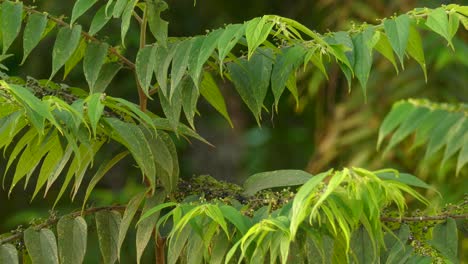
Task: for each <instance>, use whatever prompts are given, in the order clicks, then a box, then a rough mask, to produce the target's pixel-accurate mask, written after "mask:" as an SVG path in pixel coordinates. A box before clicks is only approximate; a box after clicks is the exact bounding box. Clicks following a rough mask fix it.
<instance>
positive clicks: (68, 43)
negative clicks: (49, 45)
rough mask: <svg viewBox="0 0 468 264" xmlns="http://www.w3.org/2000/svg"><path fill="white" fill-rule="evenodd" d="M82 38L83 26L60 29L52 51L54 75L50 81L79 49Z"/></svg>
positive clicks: (51, 75)
mask: <svg viewBox="0 0 468 264" xmlns="http://www.w3.org/2000/svg"><path fill="white" fill-rule="evenodd" d="M80 36H81V26H80V25H75V26H73V27H72V28H69V27H62V28H60V30H59V32H58V34H57V39H56V40H55V44H54V48H53V50H52V73H51V74H50V77H49V80H50V79H52V78H53V77H54V76H55V74H56V73H57V72H58V70H60V68H62V66H63V65H64V64H65V62H67V61H68V59H69V58H70V57H71V56H72V54H73V52H75V50H76V48H77V47H78V43H79V42H80Z"/></svg>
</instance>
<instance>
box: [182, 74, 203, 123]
mask: <svg viewBox="0 0 468 264" xmlns="http://www.w3.org/2000/svg"><path fill="white" fill-rule="evenodd" d="M180 85H181V87H182V88H181V92H182V109H183V110H184V114H185V118H187V121H188V122H189V124H190V126H191V127H192V129H195V124H194V121H193V119H194V117H195V112H196V111H197V102H198V97H199V96H200V92H199V91H198V89H197V87H195V84H194V83H193V81H192V79H191V78H188V77H185V78H183V79H182V82H181V84H180ZM202 89H203V85H202V88H201V90H202Z"/></svg>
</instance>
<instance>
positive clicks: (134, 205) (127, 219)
mask: <svg viewBox="0 0 468 264" xmlns="http://www.w3.org/2000/svg"><path fill="white" fill-rule="evenodd" d="M143 198H145V193H140V194H137V195H135V196H134V197H133V198H132V199H131V200H130V201H129V202H128V204H127V208H125V212H124V215H123V218H122V223H121V224H120V227H119V236H118V238H119V240H118V244H117V256H118V259H119V262H120V248H121V247H122V244H123V242H124V239H125V237H126V235H127V231H128V228H129V227H130V224H131V223H132V220H133V217H134V216H135V214H136V212H137V211H138V208H139V207H140V204H141V202H142V201H143Z"/></svg>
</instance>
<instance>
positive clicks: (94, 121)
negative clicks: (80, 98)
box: [86, 93, 104, 136]
mask: <svg viewBox="0 0 468 264" xmlns="http://www.w3.org/2000/svg"><path fill="white" fill-rule="evenodd" d="M103 96H104V94H101V93H94V94H91V95H90V96H89V97H88V98H87V99H86V105H87V107H88V108H87V116H88V118H89V123H90V124H91V129H92V130H93V134H94V136H96V131H97V126H98V123H99V119H101V117H102V113H103V112H104V104H103V103H102V101H101V100H102V98H103Z"/></svg>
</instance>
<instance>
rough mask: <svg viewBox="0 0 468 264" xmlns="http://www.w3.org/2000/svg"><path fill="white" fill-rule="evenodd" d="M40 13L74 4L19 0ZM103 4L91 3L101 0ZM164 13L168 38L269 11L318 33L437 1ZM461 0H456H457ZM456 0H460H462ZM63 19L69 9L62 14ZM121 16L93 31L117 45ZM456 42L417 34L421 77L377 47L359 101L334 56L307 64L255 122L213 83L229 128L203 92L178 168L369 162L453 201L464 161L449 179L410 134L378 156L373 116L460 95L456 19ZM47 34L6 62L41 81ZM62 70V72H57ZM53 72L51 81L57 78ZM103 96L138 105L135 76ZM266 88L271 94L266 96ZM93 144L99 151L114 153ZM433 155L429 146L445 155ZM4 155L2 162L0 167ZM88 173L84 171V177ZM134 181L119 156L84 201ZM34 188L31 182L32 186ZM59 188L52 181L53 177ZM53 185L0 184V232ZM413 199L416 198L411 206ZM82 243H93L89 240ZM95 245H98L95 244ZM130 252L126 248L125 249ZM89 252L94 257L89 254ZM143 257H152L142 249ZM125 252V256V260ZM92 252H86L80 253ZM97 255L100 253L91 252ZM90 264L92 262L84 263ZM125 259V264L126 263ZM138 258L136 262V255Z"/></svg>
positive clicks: (448, 171) (117, 197)
mask: <svg viewBox="0 0 468 264" xmlns="http://www.w3.org/2000/svg"><path fill="white" fill-rule="evenodd" d="M24 2H25V3H29V4H31V5H35V6H37V7H38V9H39V10H47V11H48V12H49V13H51V14H55V15H61V14H67V15H68V16H69V15H70V14H71V9H72V7H73V1H59V0H37V1H35V2H34V3H33V2H32V1H24ZM104 2H105V1H99V3H100V4H103V3H104ZM167 3H168V5H169V10H167V11H166V12H165V13H163V18H164V19H165V20H167V21H169V23H170V24H169V35H170V36H174V37H182V36H193V35H197V34H204V33H205V32H206V30H209V29H214V28H218V27H221V26H223V25H225V24H229V23H242V22H243V21H245V20H249V19H251V18H253V17H257V16H262V15H264V14H277V15H281V16H285V17H289V18H293V19H295V20H297V21H299V22H301V23H303V24H304V25H306V26H308V27H309V28H312V29H314V30H316V31H317V32H321V33H325V32H327V31H339V30H346V29H348V28H350V27H351V26H352V25H353V23H361V22H367V23H377V22H378V20H377V19H378V18H383V17H388V16H392V15H394V14H400V13H402V12H405V11H409V10H411V9H412V8H414V7H436V6H438V5H440V4H445V3H446V2H445V1H415V0H409V1H408V0H400V1H394V0H392V1H381V0H364V1H362V0H361V1H357V0H341V1H337V0H317V1H310V0H296V1H284V0H255V1H252V0H237V1H220V0H198V1H197V2H196V5H194V2H192V1H180V0H168V1H167ZM461 4H463V3H461ZM465 4H468V3H467V2H465ZM95 11H96V9H93V10H90V11H88V12H87V13H86V14H85V15H84V16H83V17H81V18H80V19H79V23H81V24H82V25H83V27H84V28H88V27H89V24H90V22H91V20H92V17H93V16H92V15H93V14H94V12H95ZM66 19H67V18H66ZM132 23H133V24H132V26H131V28H130V31H129V34H128V35H127V40H126V44H127V51H126V54H128V56H129V57H130V58H131V59H134V56H135V51H136V49H137V47H138V41H139V36H138V33H139V32H138V29H137V27H136V22H135V21H133V22H132ZM119 30H120V23H119V21H117V20H112V21H111V23H110V24H109V25H108V26H107V29H106V30H104V31H103V32H101V33H100V34H99V35H98V37H99V38H101V39H104V40H108V41H109V42H110V43H112V44H114V45H118V44H119V41H120V40H119V39H118V38H119V36H120V34H119V33H118V32H119ZM459 31H460V32H459V34H457V37H456V39H455V40H454V45H455V48H456V50H455V51H452V50H450V49H449V48H448V47H447V45H446V43H445V42H444V41H443V40H442V38H440V37H437V36H435V35H434V34H424V35H423V42H424V48H425V53H426V64H427V68H428V82H427V83H426V82H425V81H424V75H423V72H422V70H421V68H420V67H419V66H418V65H417V63H415V62H414V61H408V62H407V63H406V66H405V70H404V71H400V73H399V74H398V75H397V74H396V73H395V70H394V68H393V66H392V65H391V63H389V62H388V61H386V60H383V59H382V57H381V56H378V55H377V54H376V55H375V58H374V67H373V71H372V72H371V75H370V79H369V82H368V99H367V102H364V96H363V94H362V92H361V89H360V87H359V85H358V84H357V83H353V89H352V92H348V87H347V83H346V79H345V77H344V76H343V75H342V74H341V72H340V70H339V68H338V67H337V65H329V69H328V72H329V80H328V81H327V80H325V78H324V76H323V75H321V74H320V73H319V72H318V71H317V70H316V69H314V68H308V69H307V70H306V71H300V72H298V89H299V91H300V95H301V96H300V98H301V100H300V105H299V107H297V108H296V107H295V103H294V100H293V98H292V96H291V97H290V96H289V95H286V96H283V98H282V100H281V102H280V110H279V114H274V113H273V112H272V111H269V112H270V113H267V112H265V111H264V113H263V116H262V126H261V127H259V126H258V125H257V124H256V122H255V119H254V118H253V116H252V115H251V114H250V113H249V111H248V109H247V107H246V106H245V105H244V104H243V102H242V100H241V98H240V97H239V96H238V95H237V94H236V92H235V90H234V88H233V86H232V84H230V83H224V82H222V81H221V80H219V84H220V87H221V90H222V93H223V95H224V96H225V98H226V102H227V106H228V112H229V114H230V115H231V118H232V121H233V124H234V127H233V128H231V127H230V126H229V124H228V123H227V122H226V121H225V120H224V119H223V117H222V116H220V115H219V114H218V113H217V112H216V111H215V110H214V109H213V108H211V107H210V106H209V105H208V104H206V103H205V102H203V100H200V102H199V105H198V106H199V110H200V116H199V117H197V118H196V122H195V125H196V127H197V132H199V134H200V135H202V136H203V137H204V138H206V139H207V140H208V141H209V142H211V143H212V144H213V145H214V146H215V147H211V146H208V145H206V144H203V143H200V142H196V141H191V142H188V141H185V140H183V139H181V140H177V139H176V144H177V147H178V154H179V160H180V166H181V176H182V177H184V178H190V177H192V176H194V175H202V174H209V175H211V176H213V177H215V178H218V179H222V180H226V181H230V182H235V183H239V184H241V183H242V182H243V180H244V179H245V178H246V177H247V176H249V175H251V174H253V173H257V172H261V171H268V170H276V169H304V170H307V171H309V172H311V173H318V172H322V171H325V170H327V169H329V168H337V169H339V168H342V167H345V166H361V167H364V168H368V169H378V168H387V167H392V168H396V169H398V170H400V171H404V172H409V173H412V174H414V175H417V176H418V177H420V178H422V179H423V180H425V181H427V182H428V183H430V184H431V185H433V186H435V187H436V189H437V190H438V191H439V192H440V193H441V194H442V196H438V195H437V194H436V193H435V192H433V191H428V192H429V193H426V195H428V196H429V197H432V199H431V201H433V203H434V205H435V206H437V205H440V206H443V205H444V204H446V203H450V202H457V201H459V200H461V199H462V198H463V194H464V192H466V190H468V181H467V177H468V173H467V168H466V167H467V166H465V169H464V170H463V171H462V172H461V173H460V175H459V176H458V177H456V176H455V172H454V171H455V170H454V166H455V161H454V160H451V161H449V162H447V164H446V165H445V166H444V167H442V168H440V167H439V163H438V162H439V161H440V159H441V158H440V156H437V155H436V156H435V157H433V158H432V159H430V160H427V161H423V160H422V157H423V155H422V154H423V153H424V150H425V149H423V148H420V149H415V150H410V142H411V141H410V140H407V141H405V142H403V143H402V144H400V145H399V146H398V147H397V148H395V149H393V150H392V151H390V152H389V153H388V154H387V155H386V156H382V152H377V151H376V141H377V131H378V127H379V125H380V124H381V121H382V119H383V117H384V116H385V114H386V113H388V111H389V109H390V107H391V105H392V103H393V102H395V101H397V100H399V99H403V98H408V97H413V98H423V97H424V98H429V99H431V100H433V101H436V102H460V101H462V102H467V101H468V34H467V31H466V30H464V29H463V28H460V30H459ZM53 40H54V38H53V37H49V38H47V39H46V40H45V41H43V42H42V43H41V44H40V45H39V46H38V47H37V48H36V49H35V50H34V51H33V53H32V55H31V56H30V57H29V59H28V60H27V62H26V63H25V65H24V66H21V67H18V66H17V65H18V64H19V62H20V59H21V57H20V56H16V57H14V58H11V59H9V60H8V61H7V66H8V67H9V68H10V69H11V72H10V74H11V75H19V76H23V77H26V76H28V75H29V76H33V77H35V78H38V79H41V78H44V79H46V78H48V77H49V75H50V65H51V54H50V51H51V48H52V46H53ZM13 45H14V46H15V48H14V49H13V50H12V52H15V53H17V54H22V52H21V41H17V42H15V43H14V44H13ZM80 68H81V67H77V68H76V69H75V70H73V71H72V73H71V74H70V76H69V78H68V80H67V81H66V83H67V84H69V85H72V86H78V87H86V82H85V81H84V78H83V77H82V76H83V75H82V72H80V71H81V70H80ZM58 75H60V74H58ZM58 75H57V77H56V78H55V81H61V79H60V77H59V76H58ZM106 92H107V93H108V94H110V95H112V96H119V97H124V98H127V99H129V100H131V101H133V102H137V94H136V90H135V86H134V80H133V76H132V75H131V74H130V72H128V71H121V72H120V73H119V75H118V76H117V77H116V78H115V79H114V81H113V82H112V84H111V85H110V87H109V88H108V89H107V91H106ZM268 96H270V97H272V95H271V94H270V95H268ZM149 109H150V110H151V111H154V112H158V113H160V112H161V111H160V109H159V108H158V105H157V101H156V102H150V104H149ZM117 148H118V147H117V146H114V147H113V146H111V147H110V151H107V152H106V153H102V154H101V156H100V157H98V160H97V161H96V162H97V163H99V160H100V159H104V158H105V156H111V155H113V152H112V149H115V151H117ZM442 154H443V153H442V151H441V153H439V154H438V155H442ZM5 163H6V162H5V160H4V159H2V160H0V172H1V174H3V172H4V168H5ZM88 180H89V178H88ZM141 180H142V178H141V175H140V174H139V171H138V169H137V168H135V166H134V164H133V163H132V160H131V159H129V158H127V159H126V160H124V161H123V162H121V163H120V164H119V165H117V166H116V167H115V168H114V169H112V171H111V172H110V173H109V174H108V175H107V176H106V177H105V178H104V179H103V180H102V181H101V182H100V184H99V185H98V187H97V188H96V189H95V192H94V193H93V195H92V197H91V199H90V202H91V204H93V205H101V204H102V205H108V204H118V203H125V202H126V201H128V199H129V197H131V195H133V194H134V193H136V192H138V191H139V190H141V189H142V187H143V184H142V182H141ZM30 186H34V184H30ZM55 186H56V188H57V186H60V183H59V182H58V183H56V184H55ZM54 191H55V192H56V191H57V190H52V191H50V192H49V195H48V196H47V197H45V199H42V198H36V199H35V200H34V201H32V202H31V201H30V199H31V195H32V190H30V189H26V190H23V189H22V188H21V186H18V187H17V188H15V189H14V190H13V192H12V193H11V195H10V198H8V195H7V194H8V189H6V190H4V189H0V234H1V233H5V232H8V231H9V230H11V229H15V228H16V227H17V226H18V225H23V226H25V225H27V224H28V222H29V221H30V220H34V219H35V218H36V219H37V218H47V217H48V215H49V212H48V211H49V210H50V208H51V207H52V205H53V202H54V199H55V197H56V195H55V193H54ZM81 201H82V197H77V198H76V199H75V201H73V202H72V201H70V199H69V198H67V197H65V198H62V200H61V202H60V203H59V205H58V206H57V207H56V208H55V210H57V212H58V214H63V213H67V212H70V211H71V210H73V209H76V208H79V207H81ZM411 206H412V208H417V207H419V206H420V205H419V204H416V203H414V204H412V205H411ZM90 241H91V240H90ZM94 250H97V249H94ZM132 254H133V253H129V257H131V255H132ZM88 255H91V254H88ZM95 255H96V256H95V257H96V258H97V255H98V254H95ZM146 257H147V258H151V256H146ZM130 259H132V258H130ZM88 261H91V260H88ZM96 261H97V260H96ZM87 263H93V261H91V262H87ZM123 263H126V262H123ZM143 263H144V262H143Z"/></svg>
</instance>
